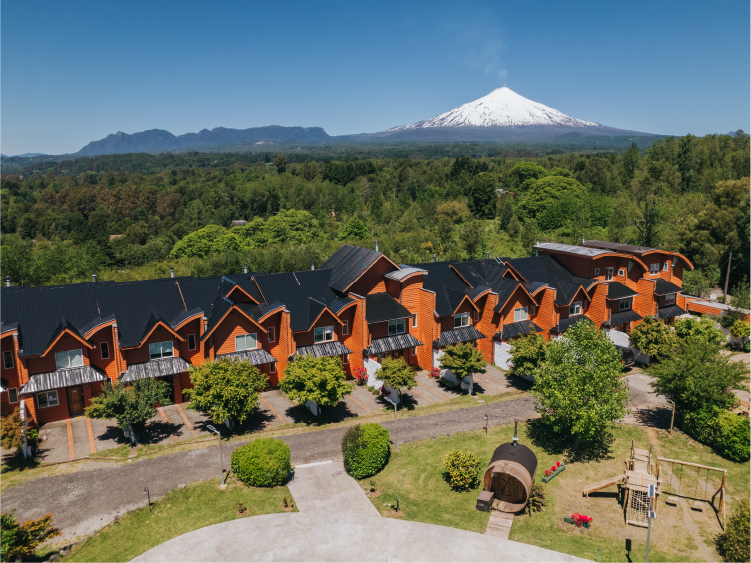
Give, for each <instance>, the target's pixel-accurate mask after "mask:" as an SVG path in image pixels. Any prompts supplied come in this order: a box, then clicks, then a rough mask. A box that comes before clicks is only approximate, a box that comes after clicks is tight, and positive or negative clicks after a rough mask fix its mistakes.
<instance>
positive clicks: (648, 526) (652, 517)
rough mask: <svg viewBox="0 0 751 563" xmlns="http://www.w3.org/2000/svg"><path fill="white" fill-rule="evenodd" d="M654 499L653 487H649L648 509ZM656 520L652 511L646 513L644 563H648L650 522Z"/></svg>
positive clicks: (655, 515) (655, 514)
mask: <svg viewBox="0 0 751 563" xmlns="http://www.w3.org/2000/svg"><path fill="white" fill-rule="evenodd" d="M654 499H655V486H654V485H649V500H650V502H649V505H650V506H649V507H650V508H652V506H653V505H654ZM655 518H657V513H656V512H655V511H654V510H650V511H649V512H648V513H647V550H646V552H645V554H644V563H649V536H650V535H651V534H652V520H654V519H655Z"/></svg>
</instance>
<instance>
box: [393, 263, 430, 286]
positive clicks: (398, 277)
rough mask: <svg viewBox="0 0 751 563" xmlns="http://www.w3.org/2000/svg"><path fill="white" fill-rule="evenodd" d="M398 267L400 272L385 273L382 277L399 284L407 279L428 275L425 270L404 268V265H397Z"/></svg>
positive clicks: (410, 267)
mask: <svg viewBox="0 0 751 563" xmlns="http://www.w3.org/2000/svg"><path fill="white" fill-rule="evenodd" d="M399 267H400V268H401V270H391V271H390V272H386V273H385V274H384V277H386V278H388V279H390V280H394V281H399V282H400V281H403V280H405V279H407V278H411V277H412V276H420V275H424V274H427V273H428V271H427V270H423V269H421V268H414V267H412V266H406V265H404V264H399Z"/></svg>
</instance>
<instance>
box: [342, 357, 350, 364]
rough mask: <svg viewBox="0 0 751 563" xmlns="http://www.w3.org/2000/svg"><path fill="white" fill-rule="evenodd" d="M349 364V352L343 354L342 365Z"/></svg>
mask: <svg viewBox="0 0 751 563" xmlns="http://www.w3.org/2000/svg"><path fill="white" fill-rule="evenodd" d="M347 364H349V354H342V365H344V366H346V365H347Z"/></svg>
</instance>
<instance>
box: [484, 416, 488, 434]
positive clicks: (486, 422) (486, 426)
mask: <svg viewBox="0 0 751 563" xmlns="http://www.w3.org/2000/svg"><path fill="white" fill-rule="evenodd" d="M487 433H488V413H485V434H486V435H487Z"/></svg>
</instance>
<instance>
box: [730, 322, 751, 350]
mask: <svg viewBox="0 0 751 563" xmlns="http://www.w3.org/2000/svg"><path fill="white" fill-rule="evenodd" d="M730 334H731V335H732V336H734V337H735V338H740V339H741V344H743V343H744V342H745V341H746V338H748V337H749V336H751V325H749V324H748V323H747V322H746V321H744V320H743V319H738V320H736V321H735V322H734V323H733V324H732V326H731V327H730Z"/></svg>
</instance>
